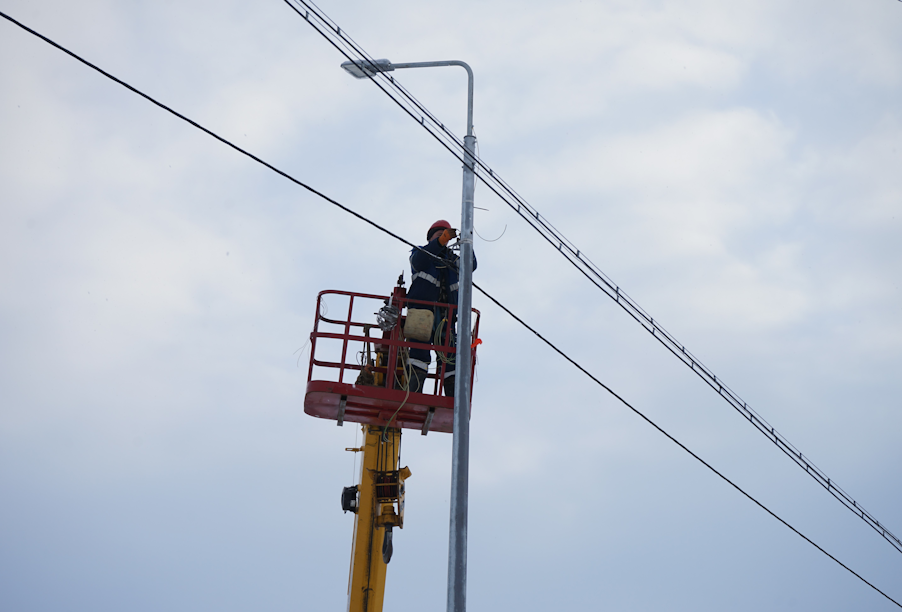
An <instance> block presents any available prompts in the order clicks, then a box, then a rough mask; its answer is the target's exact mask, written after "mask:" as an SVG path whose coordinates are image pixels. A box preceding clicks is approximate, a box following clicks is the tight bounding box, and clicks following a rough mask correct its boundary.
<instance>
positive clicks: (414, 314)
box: [404, 308, 435, 342]
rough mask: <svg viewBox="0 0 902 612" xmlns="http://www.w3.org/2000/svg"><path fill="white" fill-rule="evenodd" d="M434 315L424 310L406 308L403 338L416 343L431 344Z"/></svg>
mask: <svg viewBox="0 0 902 612" xmlns="http://www.w3.org/2000/svg"><path fill="white" fill-rule="evenodd" d="M433 323H435V313H434V312H432V311H431V310H426V309H425V308H408V309H407V320H406V321H405V322H404V337H405V338H407V339H408V340H416V341H418V342H432V325H433Z"/></svg>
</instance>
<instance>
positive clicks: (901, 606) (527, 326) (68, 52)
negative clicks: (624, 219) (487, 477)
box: [0, 11, 902, 608]
mask: <svg viewBox="0 0 902 612" xmlns="http://www.w3.org/2000/svg"><path fill="white" fill-rule="evenodd" d="M0 17H3V18H4V19H6V20H7V21H9V22H11V23H13V24H15V25H17V26H19V27H20V28H22V29H23V30H25V31H26V32H29V33H30V34H33V35H34V36H36V37H38V38H40V39H41V40H43V41H44V42H46V43H48V44H49V45H51V46H53V47H55V48H56V49H59V50H60V51H62V52H64V53H66V54H67V55H69V56H71V57H72V58H74V59H76V60H77V61H79V62H81V63H82V64H84V65H86V66H88V67H89V68H92V69H93V70H95V71H97V72H98V73H100V74H102V75H103V76H105V77H107V78H109V79H110V80H112V81H115V82H116V83H118V84H119V85H122V86H123V87H125V88H127V89H128V90H130V91H132V92H134V93H136V94H138V95H139V96H141V97H142V98H144V99H146V100H147V101H149V102H151V103H152V104H154V105H156V106H158V107H159V108H162V109H163V110H165V111H167V112H169V113H170V114H172V115H174V116H175V117H178V118H179V119H181V120H183V121H185V122H187V123H189V124H191V125H192V126H194V127H196V128H197V129H199V130H201V131H203V132H204V133H206V134H208V135H209V136H211V137H213V138H215V139H216V140H218V141H219V142H221V143H223V144H225V145H227V146H228V147H231V148H232V149H234V150H235V151H237V152H239V153H241V154H242V155H245V156H247V157H249V158H250V159H253V160H254V161H256V162H257V163H259V164H261V165H263V166H265V167H266V168H269V169H270V170H272V171H273V172H275V173H277V174H279V175H280V176H282V177H284V178H286V179H288V180H290V181H291V182H292V183H295V184H296V185H298V186H300V187H303V188H304V189H306V190H307V191H309V192H311V193H313V194H316V195H317V196H319V197H320V198H322V199H323V200H325V201H326V202H329V203H330V204H332V205H333V206H336V207H337V208H339V209H341V210H342V211H344V212H346V213H348V214H350V215H352V216H354V217H356V218H357V219H360V220H361V221H363V222H364V223H367V224H368V225H370V226H372V227H373V228H375V229H377V230H379V231H380V232H382V233H384V234H386V235H388V236H391V237H392V238H394V239H395V240H398V241H399V242H402V243H403V244H406V245H408V246H410V247H412V248H415V249H419V250H421V251H422V252H424V253H427V254H428V255H430V256H432V257H436V256H435V255H433V254H432V253H428V251H425V250H423V249H422V248H421V247H419V246H416V245H414V244H413V243H412V242H410V241H408V240H406V239H404V238H402V237H401V236H400V235H398V234H396V233H394V232H392V231H391V230H389V229H387V228H385V227H383V226H382V225H379V224H378V223H376V222H375V221H372V220H371V219H369V218H367V217H365V216H363V215H361V214H360V213H358V212H356V211H354V210H353V209H351V208H349V207H347V206H345V205H343V204H341V203H339V202H337V201H336V200H333V199H332V198H330V197H328V196H326V195H325V194H323V193H321V192H319V191H317V190H316V189H314V188H313V187H311V186H309V185H307V184H305V183H303V182H301V181H299V180H298V179H296V178H294V177H293V176H291V175H290V174H288V173H286V172H284V171H282V170H279V169H278V168H276V167H275V166H273V165H271V164H269V163H268V162H266V161H264V160H262V159H260V158H259V157H257V156H255V155H253V154H252V153H250V152H249V151H246V150H245V149H242V148H241V147H239V146H238V145H236V144H234V143H232V142H231V141H229V140H227V139H225V138H223V137H222V136H219V135H218V134H216V133H215V132H212V131H211V130H209V129H207V128H205V127H203V126H201V125H200V124H198V123H196V122H195V121H193V120H191V119H189V118H188V117H186V116H185V115H182V114H181V113H179V112H178V111H175V110H173V109H172V108H170V107H168V106H166V105H164V104H163V103H161V102H159V101H157V100H156V99H154V98H152V97H151V96H149V95H147V94H145V93H143V92H141V91H140V90H138V89H135V88H134V87H132V86H131V85H129V84H127V83H125V82H124V81H122V80H120V79H118V78H116V77H115V76H113V75H112V74H110V73H108V72H106V71H105V70H103V69H102V68H99V67H98V66H96V65H94V64H92V63H91V62H89V61H87V60H86V59H84V58H82V57H81V56H79V55H77V54H75V53H73V52H72V51H70V50H68V49H66V48H65V47H63V46H61V45H59V44H57V43H56V42H54V41H53V40H51V39H49V38H47V37H46V36H44V35H43V34H40V33H38V32H36V31H35V30H32V29H31V28H29V27H28V26H26V25H24V24H22V23H21V22H19V21H17V20H15V19H13V18H12V17H10V16H9V15H7V14H6V13H4V12H2V11H0ZM473 287H474V288H476V289H477V290H478V291H479V292H480V293H482V294H483V295H485V296H486V298H488V299H489V300H491V301H492V302H493V303H494V304H495V305H497V306H498V307H499V308H501V309H502V310H503V311H504V312H505V313H507V314H508V315H509V316H511V317H512V318H513V319H514V320H515V321H517V322H518V323H519V324H520V325H521V326H523V327H524V328H525V329H527V330H529V331H530V332H532V333H533V334H535V335H536V336H537V337H538V338H539V339H541V340H542V341H543V342H544V343H545V344H547V345H548V346H549V347H550V348H551V349H552V350H554V351H555V352H557V353H558V354H559V355H560V356H561V357H563V358H564V359H566V360H567V361H569V362H570V363H571V364H572V365H574V366H575V367H576V368H577V369H579V370H580V372H582V373H583V374H585V375H586V376H588V377H589V378H591V379H592V380H593V381H594V382H595V383H596V384H598V385H599V386H601V387H602V388H603V389H605V390H606V391H607V392H608V393H610V394H611V395H612V396H614V397H615V398H616V399H618V400H619V401H620V402H621V403H623V404H624V405H625V406H627V407H628V408H629V409H630V410H632V411H633V412H634V413H636V414H637V415H638V416H639V417H641V418H642V419H643V420H645V421H646V422H647V423H649V424H650V425H652V426H653V427H654V428H655V429H657V430H658V431H659V432H660V433H662V434H663V435H664V436H666V437H667V438H668V439H669V440H670V441H672V442H673V443H675V444H677V445H678V446H679V447H680V448H681V449H683V450H684V451H686V452H687V453H689V454H690V455H692V457H694V458H695V459H696V460H698V461H699V462H701V463H702V464H703V465H704V466H705V467H707V468H708V469H709V470H711V471H712V472H714V473H715V474H717V476H719V477H720V478H721V479H723V480H724V481H726V482H727V483H729V484H730V485H731V486H732V487H734V488H735V489H736V490H738V491H739V492H740V493H742V494H743V495H744V496H745V497H747V498H749V499H750V500H751V501H753V502H754V503H755V504H756V505H758V506H759V507H760V508H762V509H763V510H765V511H766V512H767V513H768V514H770V515H771V516H773V517H774V518H775V519H777V520H778V521H779V522H781V523H782V524H783V525H785V526H786V527H788V528H789V529H790V530H792V531H793V532H794V533H795V534H796V535H798V536H799V537H801V538H803V539H804V540H805V541H806V542H808V543H809V544H811V545H812V546H814V547H815V548H817V549H818V550H819V551H820V552H822V553H823V554H825V555H827V556H828V557H829V558H830V559H832V560H833V561H834V562H836V563H837V564H838V565H840V566H841V567H842V568H843V569H845V570H847V571H848V572H849V573H851V574H852V575H853V576H855V577H856V578H858V579H859V580H860V581H862V582H863V583H865V584H866V585H868V586H869V587H871V588H872V589H873V590H874V591H876V592H878V593H880V594H881V595H883V597H885V598H886V599H887V600H889V601H891V602H892V603H894V604H895V605H896V606H898V607H899V608H902V604H900V603H899V602H898V601H896V600H895V599H893V598H892V597H890V596H889V595H887V594H886V593H884V592H883V591H881V590H880V589H879V588H878V587H876V586H875V585H874V584H872V583H871V582H869V581H868V580H866V579H865V578H864V577H862V576H861V575H860V574H858V573H857V572H855V571H854V570H853V569H851V568H850V567H849V566H847V565H845V564H844V563H843V562H842V561H840V560H839V559H837V558H836V557H834V556H833V555H831V554H830V553H829V552H827V551H826V550H824V549H823V548H821V547H820V546H819V545H818V544H816V543H815V542H814V541H812V540H811V539H810V538H808V537H807V536H805V535H804V534H802V533H801V532H800V531H798V530H797V529H796V528H794V527H793V526H792V525H790V524H789V523H787V522H786V521H785V520H783V519H782V518H780V517H779V516H778V515H777V514H775V513H774V512H773V511H771V510H770V509H769V508H767V507H766V506H765V505H764V504H762V503H761V502H759V501H758V500H757V499H755V498H754V497H752V496H751V495H750V494H749V493H747V492H745V491H744V490H743V489H742V488H740V487H739V486H738V485H736V484H735V483H733V482H732V481H731V480H730V479H728V478H727V477H726V476H724V475H723V474H721V473H720V472H718V471H717V470H716V469H715V468H714V467H713V466H711V465H710V464H709V463H707V462H706V461H705V460H704V459H702V458H701V457H699V456H698V455H696V454H695V453H694V452H692V451H691V450H689V448H688V447H686V446H685V445H683V444H682V443H681V442H679V441H678V440H677V439H676V438H674V437H673V436H671V435H670V434H669V433H667V432H666V431H665V430H664V429H662V428H661V427H660V426H658V425H657V424H656V423H655V422H654V421H652V420H651V419H649V418H648V417H647V416H645V415H644V414H643V413H642V412H641V411H639V410H638V409H637V408H635V407H633V406H632V405H630V404H629V403H628V402H627V401H626V400H625V399H623V398H622V397H621V396H619V395H617V393H616V392H614V391H613V390H612V389H611V388H610V387H608V386H607V385H605V384H604V383H602V382H601V381H600V380H599V379H597V378H596V377H595V376H594V375H592V374H591V373H590V372H589V371H588V370H586V369H585V368H583V367H582V366H581V365H580V364H579V363H577V362H576V361H575V360H574V359H572V358H571V357H569V356H568V355H567V354H566V353H564V352H563V351H562V350H561V349H559V348H558V347H556V346H555V345H554V344H552V343H551V342H550V341H548V340H547V339H545V338H544V336H542V335H541V334H539V332H538V331H536V330H535V329H534V328H532V327H531V326H529V325H528V324H527V323H526V322H525V321H523V320H522V319H520V318H519V317H517V316H516V315H515V314H514V313H513V312H512V311H511V310H509V309H508V308H506V307H505V306H504V305H503V304H501V302H499V301H498V300H496V299H495V298H494V297H492V296H491V295H490V294H489V293H487V292H486V291H485V290H484V289H483V288H482V287H480V286H479V285H477V284H476V283H473Z"/></svg>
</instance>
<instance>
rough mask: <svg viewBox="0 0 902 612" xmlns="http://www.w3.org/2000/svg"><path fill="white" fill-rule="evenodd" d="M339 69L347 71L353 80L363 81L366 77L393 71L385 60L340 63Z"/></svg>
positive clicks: (392, 67) (389, 63)
mask: <svg viewBox="0 0 902 612" xmlns="http://www.w3.org/2000/svg"><path fill="white" fill-rule="evenodd" d="M341 67H342V68H344V69H345V70H347V72H348V74H350V75H351V76H352V77H354V78H355V79H365V78H366V77H371V76H374V75H375V74H376V73H377V72H391V71H392V70H394V69H395V67H394V66H392V63H391V62H390V61H388V60H387V59H377V60H368V59H362V60H353V61H350V62H342V64H341Z"/></svg>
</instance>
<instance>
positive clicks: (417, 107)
mask: <svg viewBox="0 0 902 612" xmlns="http://www.w3.org/2000/svg"><path fill="white" fill-rule="evenodd" d="M284 1H285V3H286V4H288V5H289V6H290V7H291V8H292V9H293V10H294V11H295V12H296V13H297V14H298V15H300V16H301V17H303V18H304V19H305V20H306V21H307V23H308V24H310V25H311V26H312V27H313V28H314V29H315V30H316V31H317V32H318V33H319V34H320V35H321V36H323V38H325V39H326V40H327V41H328V42H329V43H330V44H332V46H334V47H335V48H336V49H337V50H338V51H339V52H340V53H341V54H342V55H343V56H344V57H346V58H347V59H348V60H350V61H362V62H364V63H365V64H366V63H368V64H369V65H370V66H372V67H373V70H372V72H373V74H371V75H369V76H368V78H369V79H370V80H371V81H372V82H373V83H374V84H375V85H376V86H377V87H379V89H381V90H382V91H383V92H384V93H385V94H386V95H387V96H388V97H389V98H390V99H392V100H393V101H394V102H395V103H396V104H397V105H398V106H399V107H400V108H401V109H402V110H404V111H405V112H406V113H407V114H408V115H409V116H410V117H411V118H412V119H414V120H415V121H416V122H417V123H419V124H420V126H421V127H422V128H423V129H425V130H426V131H427V132H428V133H429V134H430V135H432V137H433V138H435V139H436V140H437V141H438V142H439V143H440V144H441V145H442V146H444V147H445V149H447V150H448V152H450V153H451V154H452V155H453V156H454V157H456V158H457V159H458V160H460V162H461V163H464V164H466V163H467V161H466V160H467V158H468V157H470V155H469V154H468V153H466V151H465V148H464V143H463V140H461V139H460V138H459V137H458V136H456V135H455V134H454V133H453V132H451V131H450V130H449V129H448V128H447V127H446V126H445V125H444V124H443V123H442V122H441V121H439V120H438V118H436V117H435V116H434V115H433V114H432V113H431V112H430V111H429V110H428V109H427V108H426V107H425V106H424V105H423V104H422V103H421V102H420V101H419V100H417V99H416V98H415V97H414V96H413V95H412V94H411V93H410V92H408V91H407V90H406V89H404V87H403V86H402V85H401V84H400V83H399V82H398V81H397V79H395V78H394V77H392V76H391V75H388V74H386V73H383V72H379V71H378V70H376V66H377V64H376V60H375V58H374V57H373V56H371V55H370V54H368V53H367V52H366V51H365V50H364V49H363V48H362V47H361V46H360V45H358V44H357V43H356V42H355V41H354V40H353V39H352V38H351V37H350V36H349V35H348V34H347V32H344V31H343V30H342V29H341V27H339V26H338V24H336V23H335V22H334V21H332V19H330V18H329V17H328V16H327V15H326V14H325V13H324V12H323V11H322V10H321V9H320V8H319V7H317V6H316V4H314V3H313V2H312V1H311V0H284ZM392 92H395V94H397V95H395V94H393V93H392ZM471 159H472V160H473V162H474V164H475V169H476V177H477V178H478V179H479V180H480V181H482V183H483V184H484V185H485V186H486V187H488V188H489V189H490V190H491V191H492V192H494V193H495V195H497V196H498V197H499V198H501V200H502V201H503V202H504V203H505V204H507V205H508V206H509V207H510V208H511V209H512V210H513V211H514V212H516V213H517V214H518V215H519V216H520V217H521V218H522V219H524V220H525V221H526V222H527V223H528V224H529V225H530V226H532V228H533V229H534V230H536V231H537V232H538V233H539V235H541V236H542V237H543V238H544V239H545V240H546V241H547V242H548V243H549V244H551V246H552V247H554V249H555V250H557V251H558V252H559V253H560V254H561V255H562V256H563V257H564V258H565V259H566V260H567V261H568V262H569V263H570V264H571V265H573V266H574V267H575V268H576V269H577V270H578V271H579V272H580V273H582V274H583V275H584V276H585V277H586V278H587V279H588V280H589V282H591V283H592V284H593V285H595V286H596V287H597V288H598V289H600V290H601V291H602V292H604V293H605V295H607V296H608V297H609V298H611V299H612V300H614V301H615V302H616V303H617V305H618V306H620V307H621V308H622V309H623V310H624V311H626V313H627V314H629V315H630V316H631V317H632V318H633V319H634V320H635V321H636V322H637V323H639V324H640V325H642V327H644V328H645V329H646V331H648V332H649V333H651V335H652V336H653V337H654V338H655V339H656V340H657V341H658V342H660V343H661V344H663V345H664V347H665V348H666V349H667V350H669V351H670V352H671V353H672V354H673V355H674V356H675V357H676V358H677V359H679V360H680V361H682V362H683V364H684V365H686V366H687V367H689V369H690V370H692V371H693V372H694V373H695V374H696V375H697V376H698V377H699V378H701V379H702V380H703V381H704V382H705V383H706V384H707V385H708V386H709V387H711V388H712V389H713V390H715V391H716V392H717V394H718V395H720V396H721V398H723V400H724V401H726V402H727V403H728V404H730V406H732V407H733V409H735V410H736V411H737V412H738V413H739V414H741V415H742V416H743V418H745V419H746V420H748V421H749V423H751V424H752V425H753V426H754V427H755V428H756V429H757V430H758V431H759V432H760V433H762V434H763V435H764V436H765V437H767V439H768V440H770V441H771V442H772V443H773V444H774V445H776V446H777V448H779V449H780V450H781V451H783V453H784V454H785V455H786V456H788V457H789V458H790V459H792V461H793V462H794V463H795V464H796V465H798V466H799V467H801V468H802V469H804V470H805V472H806V473H807V474H808V475H809V476H811V477H812V478H813V479H814V480H815V482H817V483H818V484H819V485H821V486H822V487H824V489H826V490H827V491H828V492H829V493H830V494H831V495H832V496H833V497H834V498H836V499H837V500H838V501H839V502H840V503H842V504H843V505H844V506H845V507H846V508H848V509H849V510H850V511H851V512H853V513H854V514H855V515H856V516H858V517H859V518H861V519H862V520H863V521H864V522H865V523H866V524H868V525H869V526H870V527H871V528H872V529H873V530H874V531H876V532H877V533H878V534H880V535H881V537H883V538H884V539H885V540H886V541H887V542H889V543H890V544H891V545H892V546H893V547H894V548H895V549H896V550H897V551H898V552H900V553H902V540H900V539H899V537H898V536H896V535H895V534H893V533H892V532H891V531H890V530H889V529H888V528H887V527H886V526H885V525H883V524H882V523H881V522H880V521H879V520H877V518H876V517H875V516H874V515H873V514H871V513H870V512H868V511H867V510H865V509H864V508H863V507H862V506H861V504H859V503H858V502H857V501H855V500H854V499H853V498H852V497H851V496H850V495H849V494H848V493H846V492H845V491H844V490H843V489H842V488H840V487H839V486H838V485H837V484H836V483H835V482H834V481H833V480H832V479H831V478H830V477H828V476H827V474H826V473H825V472H824V471H823V470H821V469H820V468H818V467H817V466H816V465H815V464H814V463H813V462H812V461H811V460H809V459H808V458H807V457H806V456H805V455H803V454H802V452H801V451H800V450H799V449H798V448H796V447H795V446H794V445H793V444H792V443H791V442H790V441H789V440H787V439H786V438H785V437H784V436H783V435H782V434H781V433H780V432H778V431H777V430H776V429H775V428H774V427H773V426H772V425H771V424H770V423H768V422H767V421H766V420H765V419H764V418H762V417H761V415H759V414H758V413H757V412H755V411H754V410H753V409H752V408H751V407H750V406H749V405H748V403H747V402H745V401H744V400H743V399H742V398H740V397H739V395H737V394H736V393H735V392H734V391H733V390H732V389H730V387H728V386H727V385H726V384H725V383H724V382H723V380H720V379H718V378H717V376H716V375H715V374H714V373H713V372H712V371H711V370H710V369H708V368H707V367H706V366H705V365H704V364H703V363H702V362H701V361H700V360H699V359H698V358H697V357H695V356H694V355H693V354H692V353H691V352H689V351H688V350H687V349H686V347H685V345H683V344H682V343H681V342H679V341H678V340H677V339H676V338H675V337H674V336H673V335H672V334H670V333H669V332H668V331H667V330H665V329H664V328H663V327H662V326H661V324H660V323H658V322H657V321H655V320H654V318H653V317H652V316H651V315H650V314H648V313H647V312H646V311H645V310H644V309H643V308H642V307H641V306H640V305H639V304H638V303H637V302H636V301H635V300H633V299H632V298H631V297H630V296H629V295H628V294H627V293H626V292H624V291H623V290H622V289H621V288H620V286H619V285H617V284H616V283H615V282H614V281H613V280H611V278H610V277H608V276H607V275H606V274H605V273H604V272H603V271H602V270H601V269H600V268H599V267H598V266H597V265H595V264H594V263H593V262H592V261H591V260H590V259H589V258H588V257H587V256H586V255H585V254H584V253H583V252H582V251H581V250H580V249H579V248H577V247H576V245H574V244H573V243H572V242H570V240H568V239H567V238H566V237H565V236H564V235H563V234H562V233H561V232H560V231H559V230H558V229H557V228H555V227H554V226H553V225H552V224H551V222H550V221H549V220H548V219H546V218H545V217H544V216H542V215H541V214H540V213H539V211H538V210H536V209H535V208H533V207H532V206H531V205H530V204H529V203H528V202H526V200H525V199H524V198H523V197H522V196H520V194H518V193H517V192H516V191H515V190H514V189H513V187H511V186H510V185H508V184H507V183H506V182H505V181H504V180H503V179H502V178H501V177H500V176H498V174H497V173H496V172H494V171H493V170H492V168H491V167H489V166H488V165H487V164H486V163H485V162H483V161H482V159H480V158H479V156H478V155H473V156H472V158H471Z"/></svg>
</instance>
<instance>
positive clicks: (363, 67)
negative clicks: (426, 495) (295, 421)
mask: <svg viewBox="0 0 902 612" xmlns="http://www.w3.org/2000/svg"><path fill="white" fill-rule="evenodd" d="M434 66H461V67H462V68H464V70H466V71H467V135H466V137H464V168H463V170H464V177H463V196H462V198H461V200H462V202H461V215H460V240H459V243H460V264H459V266H460V269H459V271H458V277H459V278H458V282H459V283H460V284H459V286H458V301H457V325H458V330H459V333H458V334H457V353H456V358H455V362H456V364H457V366H458V367H456V368H455V379H454V439H453V443H452V450H451V526H450V542H449V545H448V612H465V611H466V609H467V514H468V501H469V497H468V491H469V472H470V388H471V385H472V380H471V367H470V364H471V362H472V346H471V343H472V342H473V339H472V329H473V327H472V320H471V319H472V316H471V315H472V306H473V197H474V193H475V191H476V175H475V157H476V136H474V135H473V71H472V70H471V69H470V67H469V66H468V65H467V64H466V63H464V62H460V61H457V60H448V61H439V62H409V63H405V64H392V63H391V62H390V61H388V60H386V59H380V60H373V61H370V60H355V61H352V62H344V63H343V64H342V65H341V67H342V68H344V69H345V70H347V71H348V72H349V73H351V75H353V76H354V77H356V78H358V79H362V78H365V77H372V76H374V75H375V74H376V73H377V72H391V71H393V70H396V69H400V68H431V67H434Z"/></svg>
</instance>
